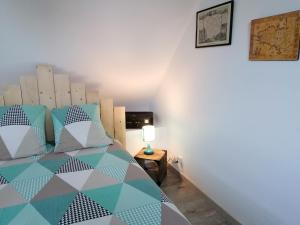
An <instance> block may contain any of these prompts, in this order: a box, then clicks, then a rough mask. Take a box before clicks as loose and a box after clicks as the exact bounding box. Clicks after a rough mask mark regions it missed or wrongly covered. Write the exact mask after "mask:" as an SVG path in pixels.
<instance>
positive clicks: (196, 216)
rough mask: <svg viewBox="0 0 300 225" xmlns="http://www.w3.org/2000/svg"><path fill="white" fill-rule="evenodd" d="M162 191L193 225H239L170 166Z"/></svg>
mask: <svg viewBox="0 0 300 225" xmlns="http://www.w3.org/2000/svg"><path fill="white" fill-rule="evenodd" d="M161 189H162V190H163V191H164V192H165V193H166V194H167V195H168V197H169V198H170V199H172V200H173V202H174V203H175V205H176V206H177V207H178V208H179V209H180V210H181V212H182V213H183V214H184V215H185V216H186V217H187V218H188V219H189V221H190V222H191V223H192V224H193V225H238V224H239V223H238V222H236V221H235V220H234V219H233V218H232V217H231V216H229V215H228V214H227V213H226V212H225V211H224V210H222V209H221V208H219V207H218V206H217V205H215V204H214V203H213V202H212V201H211V200H210V199H208V198H207V197H206V195H204V194H203V193H202V192H201V191H200V190H198V189H197V188H196V187H195V186H194V185H193V184H192V183H191V182H189V181H188V180H187V179H185V178H184V177H183V176H181V175H180V174H179V173H178V172H177V171H176V170H175V169H174V168H173V167H171V166H170V165H169V166H168V175H167V177H166V178H165V180H164V181H163V183H162V185H161Z"/></svg>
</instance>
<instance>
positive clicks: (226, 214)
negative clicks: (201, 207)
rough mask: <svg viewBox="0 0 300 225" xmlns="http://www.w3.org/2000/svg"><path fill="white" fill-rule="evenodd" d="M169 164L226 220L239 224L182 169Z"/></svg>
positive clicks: (232, 224) (231, 224) (239, 224)
mask: <svg viewBox="0 0 300 225" xmlns="http://www.w3.org/2000/svg"><path fill="white" fill-rule="evenodd" d="M169 165H170V166H171V167H172V168H173V169H174V170H176V171H177V172H178V173H179V174H180V175H181V176H183V177H184V178H185V179H186V180H188V181H189V182H190V183H192V184H193V185H194V186H195V187H196V188H197V189H198V190H199V191H200V192H201V193H202V194H203V195H204V196H205V198H206V199H207V201H208V202H209V203H210V204H212V205H213V206H214V207H215V208H216V209H217V210H218V212H219V213H220V214H222V216H223V217H224V218H226V220H227V221H228V222H229V223H230V225H241V223H240V222H238V221H237V220H236V219H235V218H233V217H232V216H231V215H229V214H228V213H227V212H226V211H225V210H224V209H223V208H222V207H220V206H219V205H218V204H217V203H215V202H214V201H213V200H212V199H211V198H210V197H208V195H207V194H205V193H204V192H203V191H201V190H200V189H199V188H198V186H197V185H196V184H195V183H194V182H193V181H192V180H191V179H190V178H189V177H188V176H186V175H185V174H183V173H182V171H180V170H178V169H177V168H176V167H175V166H174V164H173V163H169Z"/></svg>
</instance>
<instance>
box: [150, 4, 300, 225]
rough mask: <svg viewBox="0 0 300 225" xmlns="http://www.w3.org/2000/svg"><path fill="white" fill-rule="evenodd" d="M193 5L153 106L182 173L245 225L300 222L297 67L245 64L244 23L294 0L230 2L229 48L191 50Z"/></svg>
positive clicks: (285, 8)
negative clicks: (179, 160)
mask: <svg viewBox="0 0 300 225" xmlns="http://www.w3.org/2000/svg"><path fill="white" fill-rule="evenodd" d="M221 2H222V1H220V0H198V4H197V7H196V8H195V9H194V11H193V12H192V13H191V18H190V22H189V24H188V26H187V28H186V31H185V33H184V35H183V36H182V39H181V41H180V44H179V45H178V48H177V50H176V52H175V54H174V56H173V59H172V62H171V64H170V66H169V68H168V70H167V73H166V79H165V80H164V82H163V84H162V86H161V88H160V91H159V93H158V94H157V96H156V98H155V100H154V102H153V110H154V111H155V112H157V113H158V119H159V121H160V124H161V126H162V127H165V128H166V129H167V130H168V131H167V132H168V135H167V139H168V145H169V146H168V147H169V150H170V151H172V152H173V153H174V154H177V155H182V156H183V171H182V172H183V173H184V174H186V175H187V176H188V177H189V178H190V179H191V180H192V181H193V182H194V183H195V184H196V185H197V186H198V187H200V188H201V189H202V190H203V191H204V192H205V193H206V194H207V195H208V196H210V197H211V198H212V199H214V200H215V201H216V202H217V203H218V204H219V205H220V206H221V207H223V208H224V209H225V210H227V211H228V212H229V213H230V214H231V215H232V216H234V217H235V218H236V219H237V220H239V221H240V222H241V223H243V224H245V225H299V224H300V217H299V212H300V182H299V181H300V167H299V159H300V150H299V149H300V117H299V115H300V101H299V99H300V88H299V84H300V62H299V61H297V62H250V61H248V50H249V35H250V34H249V33H250V32H249V29H250V21H251V20H252V19H255V18H261V17H265V16H270V15H274V14H279V13H283V12H287V11H293V10H297V9H300V1H296V0H285V1H282V0H263V1H262V0H236V1H235V3H236V4H235V12H234V24H233V44H232V45H231V46H229V47H214V48H205V49H195V48H194V42H195V13H196V11H198V10H201V9H205V8H207V7H210V6H213V5H215V4H218V3H221Z"/></svg>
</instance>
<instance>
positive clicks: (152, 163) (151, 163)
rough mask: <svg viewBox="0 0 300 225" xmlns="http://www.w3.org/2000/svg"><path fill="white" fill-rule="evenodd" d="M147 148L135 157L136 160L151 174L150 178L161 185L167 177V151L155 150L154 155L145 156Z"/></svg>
mask: <svg viewBox="0 0 300 225" xmlns="http://www.w3.org/2000/svg"><path fill="white" fill-rule="evenodd" d="M144 150H145V148H143V149H142V150H141V151H139V153H138V154H136V155H135V157H134V158H135V160H136V161H137V162H138V163H139V164H140V165H141V167H142V168H143V169H144V170H145V171H146V172H147V173H148V174H149V176H150V177H151V178H152V179H153V180H154V181H155V182H156V183H157V184H158V185H161V183H162V181H163V179H164V178H165V176H166V175H167V150H161V149H154V154H153V155H145V154H144Z"/></svg>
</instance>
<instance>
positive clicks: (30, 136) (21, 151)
mask: <svg viewBox="0 0 300 225" xmlns="http://www.w3.org/2000/svg"><path fill="white" fill-rule="evenodd" d="M45 114H46V107H45V106H41V105H12V106H1V107H0V160H8V159H15V158H22V157H27V156H32V155H38V154H41V153H45V152H47V149H46V138H45Z"/></svg>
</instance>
